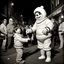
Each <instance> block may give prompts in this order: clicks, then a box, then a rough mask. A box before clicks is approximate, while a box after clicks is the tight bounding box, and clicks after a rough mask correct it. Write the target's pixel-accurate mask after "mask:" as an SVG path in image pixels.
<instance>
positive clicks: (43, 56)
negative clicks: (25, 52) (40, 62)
mask: <svg viewBox="0 0 64 64" xmlns="http://www.w3.org/2000/svg"><path fill="white" fill-rule="evenodd" d="M40 53H41V56H40V57H39V58H38V59H45V51H44V50H43V49H41V50H40Z"/></svg>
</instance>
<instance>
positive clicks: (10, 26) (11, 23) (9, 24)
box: [7, 18, 14, 48]
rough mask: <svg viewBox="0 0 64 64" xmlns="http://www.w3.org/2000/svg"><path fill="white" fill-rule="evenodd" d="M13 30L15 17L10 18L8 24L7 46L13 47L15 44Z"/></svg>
mask: <svg viewBox="0 0 64 64" xmlns="http://www.w3.org/2000/svg"><path fill="white" fill-rule="evenodd" d="M13 31H14V25H13V19H12V18H9V23H8V25H7V32H8V46H7V48H11V45H12V44H13V43H12V42H13Z"/></svg>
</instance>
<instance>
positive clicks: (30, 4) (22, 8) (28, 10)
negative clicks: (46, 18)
mask: <svg viewBox="0 0 64 64" xmlns="http://www.w3.org/2000/svg"><path fill="white" fill-rule="evenodd" d="M14 3H15V6H14V10H15V11H16V12H18V13H19V14H22V15H23V16H24V18H26V19H27V18H33V17H34V15H33V11H34V9H35V8H36V7H38V6H41V5H43V6H44V8H45V10H46V12H47V15H49V14H50V13H51V7H50V0H42V1H40V0H39V1H27V2H26V1H24V2H23V1H18V0H16V1H14Z"/></svg>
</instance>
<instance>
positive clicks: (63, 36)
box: [58, 14, 64, 49]
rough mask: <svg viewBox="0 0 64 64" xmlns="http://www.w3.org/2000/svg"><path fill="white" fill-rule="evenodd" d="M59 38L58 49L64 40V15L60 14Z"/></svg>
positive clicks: (61, 46)
mask: <svg viewBox="0 0 64 64" xmlns="http://www.w3.org/2000/svg"><path fill="white" fill-rule="evenodd" d="M58 31H59V39H60V46H59V49H62V48H63V45H64V44H63V42H64V15H63V14H61V15H60V17H59V29H58Z"/></svg>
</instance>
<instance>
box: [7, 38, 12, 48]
mask: <svg viewBox="0 0 64 64" xmlns="http://www.w3.org/2000/svg"><path fill="white" fill-rule="evenodd" d="M11 41H12V37H8V46H7V48H10V45H11Z"/></svg>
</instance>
